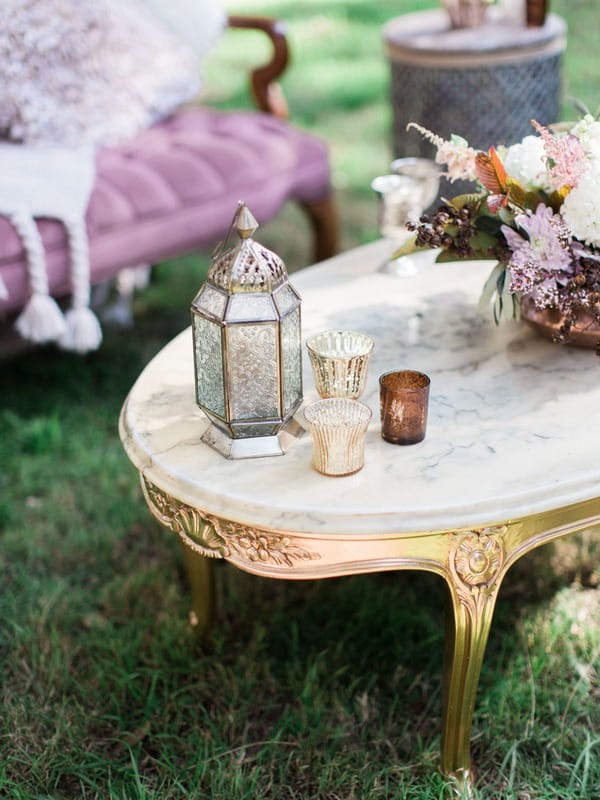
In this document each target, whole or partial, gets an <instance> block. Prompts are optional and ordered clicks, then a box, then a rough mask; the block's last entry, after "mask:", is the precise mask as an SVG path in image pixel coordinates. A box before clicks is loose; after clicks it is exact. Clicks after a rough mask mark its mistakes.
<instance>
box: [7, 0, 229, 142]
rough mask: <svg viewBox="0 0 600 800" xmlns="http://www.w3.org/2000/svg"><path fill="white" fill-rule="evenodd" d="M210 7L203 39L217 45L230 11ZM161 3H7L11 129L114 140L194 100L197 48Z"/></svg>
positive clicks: (34, 137) (210, 0) (23, 134)
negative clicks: (161, 11) (177, 30)
mask: <svg viewBox="0 0 600 800" xmlns="http://www.w3.org/2000/svg"><path fill="white" fill-rule="evenodd" d="M144 2H145V3H146V7H144V5H143V3H144ZM198 2H199V0H198ZM174 3H175V6H179V7H182V6H183V5H184V3H183V0H174ZM200 5H202V3H200ZM205 5H206V6H207V7H208V8H210V9H211V12H210V14H209V15H208V17H209V26H208V27H209V28H210V29H211V30H210V31H208V30H207V33H206V37H205V39H198V42H200V41H205V42H206V44H207V46H208V44H209V43H211V42H212V40H213V39H214V38H215V36H216V34H217V29H219V28H220V27H221V26H222V24H223V14H222V12H221V11H220V10H219V7H218V4H216V3H215V2H214V0H205ZM159 6H160V2H159V0H142V4H140V3H138V2H135V1H134V0H44V2H35V0H2V3H1V9H0V64H1V65H2V66H1V67H0V69H1V71H2V81H1V82H0V126H2V128H3V135H4V136H5V137H6V138H9V139H11V140H12V141H21V142H24V143H28V144H33V143H44V144H62V145H73V146H76V145H80V144H82V143H90V142H91V143H95V144H115V143H118V142H121V141H125V140H127V139H128V138H130V137H131V136H132V135H134V134H135V133H136V132H138V131H139V130H141V129H142V128H143V127H145V126H147V125H149V124H151V123H153V122H155V121H156V120H158V119H160V118H162V117H164V116H167V115H168V114H169V113H170V112H171V111H173V110H174V109H175V108H176V107H177V106H179V105H180V104H181V103H183V102H187V101H189V100H190V99H192V98H193V97H194V96H195V95H196V94H197V92H198V90H199V84H200V82H199V67H198V58H197V55H198V53H195V52H194V51H193V49H192V48H191V47H190V46H189V45H188V44H187V43H184V42H183V41H181V40H180V39H178V38H177V37H176V36H175V35H174V34H173V33H172V32H171V30H168V29H167V25H165V24H163V22H161V21H159V19H158V16H157V15H155V10H156V9H157V8H159ZM171 16H174V15H173V14H171ZM164 21H165V22H166V23H167V24H168V23H169V22H170V20H169V19H165V20H164ZM194 22H195V24H197V21H196V20H194ZM183 24H184V26H185V21H184V23H183Z"/></svg>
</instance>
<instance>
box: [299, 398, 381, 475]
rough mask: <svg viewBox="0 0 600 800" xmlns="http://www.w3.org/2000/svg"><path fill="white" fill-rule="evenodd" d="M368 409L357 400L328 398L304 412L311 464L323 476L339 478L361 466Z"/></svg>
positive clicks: (318, 401) (363, 457)
mask: <svg viewBox="0 0 600 800" xmlns="http://www.w3.org/2000/svg"><path fill="white" fill-rule="evenodd" d="M371 416H372V413H371V409H370V408H369V406H367V405H365V404H364V403H361V402H359V401H358V400H349V399H348V398H346V397H329V398H325V399H323V400H315V402H314V403H310V405H308V406H306V408H305V409H304V419H305V420H306V424H307V427H308V430H309V432H310V435H311V437H312V447H313V450H312V464H313V467H314V468H315V469H316V470H317V472H321V473H322V474H323V475H332V476H338V477H341V476H342V475H352V474H353V473H354V472H358V471H359V470H360V469H362V467H363V466H364V463H365V434H366V432H367V428H368V426H369V422H370V421H371Z"/></svg>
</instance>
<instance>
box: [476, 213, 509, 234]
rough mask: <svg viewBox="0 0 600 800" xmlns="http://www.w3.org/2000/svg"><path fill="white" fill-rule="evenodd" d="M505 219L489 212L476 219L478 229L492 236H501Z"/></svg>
mask: <svg viewBox="0 0 600 800" xmlns="http://www.w3.org/2000/svg"><path fill="white" fill-rule="evenodd" d="M503 224H504V223H503V221H502V220H501V219H500V218H499V217H492V216H490V215H489V214H482V215H481V216H480V217H477V219H476V220H475V227H476V228H477V230H479V231H482V232H483V233H487V234H489V235H490V236H499V235H500V228H501V227H502V225H503Z"/></svg>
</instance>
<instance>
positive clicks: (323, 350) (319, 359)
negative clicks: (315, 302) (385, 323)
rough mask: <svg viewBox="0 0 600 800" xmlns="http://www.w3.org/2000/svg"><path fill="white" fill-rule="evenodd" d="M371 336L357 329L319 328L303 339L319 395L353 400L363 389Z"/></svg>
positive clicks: (371, 341) (371, 343)
mask: <svg viewBox="0 0 600 800" xmlns="http://www.w3.org/2000/svg"><path fill="white" fill-rule="evenodd" d="M373 345H374V342H373V339H371V337H370V336H367V335H366V334H365V333H359V332H358V331H321V332H320V333H316V334H315V335H314V336H311V337H310V338H309V339H308V341H307V342H306V349H307V350H308V355H309V357H310V363H311V366H312V371H313V377H314V380H315V386H316V389H317V392H318V393H319V395H320V396H321V397H347V398H350V399H354V400H355V399H356V398H357V397H360V396H361V394H362V393H363V391H364V388H365V383H366V379H367V370H368V367H369V358H370V357H371V353H372V351H373Z"/></svg>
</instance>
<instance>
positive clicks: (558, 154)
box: [531, 119, 589, 189]
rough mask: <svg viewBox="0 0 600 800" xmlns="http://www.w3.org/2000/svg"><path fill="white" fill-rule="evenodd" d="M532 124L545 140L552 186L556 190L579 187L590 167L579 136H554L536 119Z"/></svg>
mask: <svg viewBox="0 0 600 800" xmlns="http://www.w3.org/2000/svg"><path fill="white" fill-rule="evenodd" d="M531 124H532V125H533V127H534V128H535V129H536V131H537V132H538V133H539V134H540V136H541V137H542V139H543V140H544V151H545V153H546V156H547V159H548V176H549V179H550V180H549V183H550V185H551V186H552V187H553V188H554V189H560V187H561V186H569V187H570V188H571V189H572V188H574V187H575V186H577V184H578V183H579V180H580V179H581V177H582V176H583V175H584V173H585V172H586V171H587V169H588V166H589V163H588V158H587V153H586V150H585V148H584V146H583V145H582V144H581V142H580V141H579V139H578V138H577V136H573V134H571V133H569V134H567V135H566V136H554V134H552V133H550V131H549V130H548V128H544V126H543V125H540V124H539V122H536V121H535V120H534V119H533V120H531Z"/></svg>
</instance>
